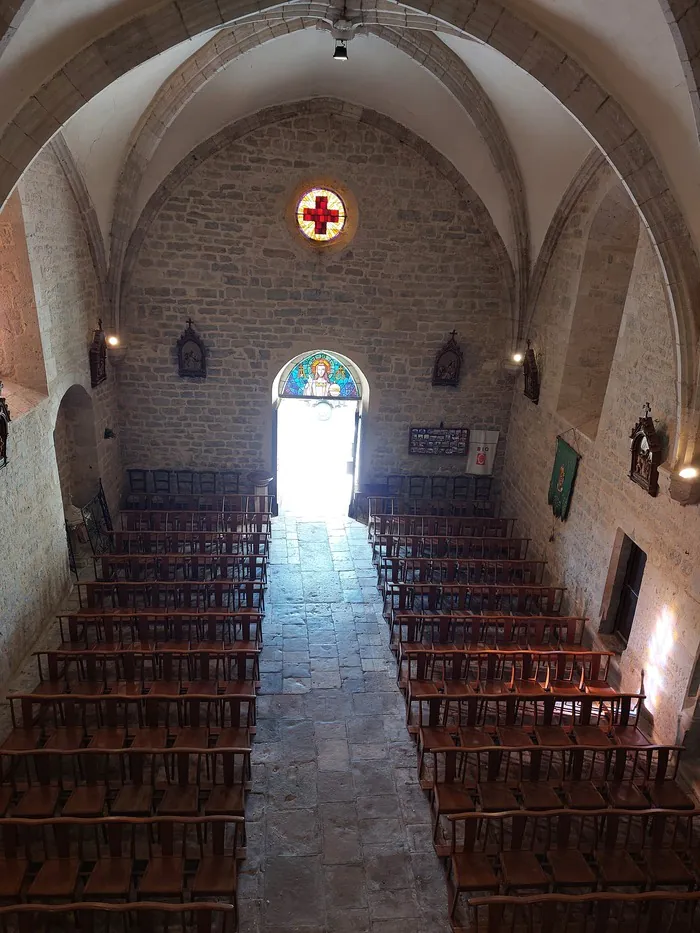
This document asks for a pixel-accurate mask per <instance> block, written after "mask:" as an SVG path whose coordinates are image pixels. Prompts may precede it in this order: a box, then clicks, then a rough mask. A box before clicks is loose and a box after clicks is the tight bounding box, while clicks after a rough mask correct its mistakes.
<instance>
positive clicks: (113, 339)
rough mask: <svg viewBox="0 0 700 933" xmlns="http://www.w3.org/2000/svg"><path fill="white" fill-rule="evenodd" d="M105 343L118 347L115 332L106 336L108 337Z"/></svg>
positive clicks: (117, 338)
mask: <svg viewBox="0 0 700 933" xmlns="http://www.w3.org/2000/svg"><path fill="white" fill-rule="evenodd" d="M107 345H108V346H110V347H118V346H119V337H117V336H116V335H115V334H112V336H111V337H108V338H107Z"/></svg>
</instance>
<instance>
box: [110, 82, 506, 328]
mask: <svg viewBox="0 0 700 933" xmlns="http://www.w3.org/2000/svg"><path fill="white" fill-rule="evenodd" d="M311 113H329V114H330V113H337V114H340V115H342V116H343V117H345V118H346V119H351V120H356V121H357V122H358V123H366V124H368V125H370V126H374V127H376V128H377V129H379V130H382V131H383V132H385V133H387V134H388V135H389V136H393V137H394V138H395V139H398V140H399V141H400V142H401V143H403V144H404V145H406V146H410V147H411V148H412V149H413V150H414V151H415V152H416V153H418V155H420V156H421V157H422V158H423V159H425V161H426V162H428V163H429V164H430V165H432V166H433V167H434V168H436V169H437V171H439V172H440V174H441V175H443V176H444V177H445V178H446V179H447V180H448V181H449V182H450V183H451V184H452V185H453V187H454V188H455V189H456V191H458V192H459V194H460V195H461V196H462V197H463V198H464V200H465V201H467V202H468V204H469V207H470V209H471V210H472V212H473V214H474V217H475V220H476V221H477V223H478V225H479V227H480V229H481V230H482V232H483V233H484V235H485V236H486V237H487V238H488V241H489V244H490V246H491V248H492V250H493V252H494V255H495V256H496V258H497V259H498V266H499V269H500V270H501V274H502V276H503V279H504V285H505V288H506V290H507V293H508V296H509V304H510V307H511V309H512V308H513V301H514V293H515V279H514V273H513V265H512V263H511V261H510V257H509V256H508V252H507V250H506V247H505V244H504V243H503V240H502V239H501V237H500V234H499V233H498V231H497V230H496V227H495V225H494V223H493V220H492V219H491V215H490V214H489V212H488V211H487V210H486V207H485V206H484V204H483V202H482V201H481V199H480V198H479V197H478V196H477V194H476V193H475V192H474V190H473V189H472V188H471V186H470V185H469V184H468V182H467V181H466V180H465V178H464V177H463V175H462V174H461V173H460V172H458V171H457V169H456V168H455V167H454V166H453V165H452V163H451V162H449V161H448V160H447V159H446V158H445V157H444V156H442V155H440V153H439V152H437V151H436V150H435V149H433V147H432V146H431V145H430V144H429V143H427V142H426V141H425V140H423V139H420V138H419V137H418V136H416V135H415V133H412V132H411V131H410V130H409V129H407V128H406V127H405V126H401V125H400V124H399V123H396V122H395V121H394V120H392V119H391V118H390V117H387V116H384V114H380V113H377V112H376V111H374V110H368V109H367V108H364V107H358V106H355V105H354V104H347V103H344V102H343V101H339V100H335V99H333V98H315V99H313V100H306V101H298V102H296V103H293V104H284V105H282V106H276V107H269V108H268V109H266V110H261V111H259V112H258V113H256V114H253V115H252V116H250V117H245V118H244V119H243V120H239V121H238V122H237V123H234V124H232V125H231V126H227V127H225V128H224V129H223V130H222V131H221V132H219V133H217V134H216V135H215V136H212V137H211V138H210V139H208V140H206V141H205V142H204V143H202V144H201V145H199V146H197V148H196V149H193V150H192V152H190V153H189V155H188V156H186V157H185V158H184V159H183V160H182V162H180V164H179V165H177V166H176V167H175V168H174V169H173V170H172V172H171V173H170V174H169V175H168V177H167V178H166V179H165V180H164V181H163V182H162V183H161V185H160V186H159V187H158V189H157V190H156V191H155V192H154V193H153V195H152V196H151V198H150V200H149V202H148V204H147V205H146V207H145V208H144V210H143V212H142V214H141V216H140V218H139V221H138V224H137V225H136V228H135V230H134V232H133V234H132V236H131V239H130V241H129V246H128V249H127V253H126V257H125V262H124V274H123V277H122V282H121V286H120V294H123V293H124V291H125V290H126V287H127V285H128V282H129V280H130V277H131V274H132V271H133V268H134V263H135V261H136V259H137V257H138V253H139V250H140V248H141V244H142V243H143V241H144V239H145V237H146V234H147V232H148V229H149V227H150V225H151V223H152V222H153V220H154V218H155V217H156V216H157V214H158V212H159V211H160V209H161V207H162V206H163V205H164V204H165V202H166V201H167V200H168V199H169V198H170V196H171V195H172V194H173V192H174V191H175V190H176V189H177V187H178V186H179V185H180V184H181V183H182V181H183V180H184V179H185V178H186V177H187V176H188V175H189V174H190V173H191V172H192V171H194V169H196V168H197V167H198V166H200V165H201V164H202V163H203V162H205V161H206V160H207V159H209V158H211V157H212V156H214V155H216V154H217V153H218V152H220V151H221V150H222V149H225V148H226V147H227V146H229V145H231V143H233V142H235V141H236V140H237V139H241V138H243V137H244V136H247V135H249V134H250V133H252V132H254V131H255V130H257V129H259V128H260V127H264V126H268V125H270V124H272V123H280V122H282V121H284V120H289V119H291V118H293V117H295V116H300V115H305V114H311ZM125 329H126V330H127V331H128V321H126V322H125Z"/></svg>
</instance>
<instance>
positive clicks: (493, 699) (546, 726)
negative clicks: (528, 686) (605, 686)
mask: <svg viewBox="0 0 700 933" xmlns="http://www.w3.org/2000/svg"><path fill="white" fill-rule="evenodd" d="M644 699H645V697H644V694H643V693H621V692H620V693H613V694H611V693H609V692H607V691H604V692H600V693H594V692H592V691H590V692H586V693H582V694H575V695H572V693H571V692H570V691H566V690H564V691H557V690H551V691H549V692H548V693H541V694H540V693H538V694H534V695H533V694H531V693H528V692H526V691H523V692H517V691H512V692H507V693H501V692H496V693H492V694H488V693H486V692H485V691H484V692H480V693H474V692H473V691H463V692H462V691H460V692H457V691H455V692H454V693H453V694H451V693H450V692H448V691H447V690H445V691H444V692H443V691H441V690H440V689H439V687H438V689H437V690H430V691H426V695H424V696H417V695H415V694H414V695H413V696H412V697H411V701H412V704H413V703H414V702H416V703H417V704H418V716H417V721H416V722H415V723H414V722H413V719H412V715H411V716H409V717H408V723H409V732H410V733H411V734H413V735H417V736H419V740H420V744H421V746H424V744H425V735H424V736H423V737H422V738H421V737H420V731H421V729H425V728H426V727H427V728H428V729H430V730H435V729H447V730H449V729H452V728H455V727H456V728H457V729H458V730H459V732H460V736H462V737H463V739H464V741H467V740H468V739H467V737H468V736H471V739H470V740H469V741H471V743H472V744H475V745H482V744H485V743H484V741H483V738H484V734H489V733H493V734H496V735H497V736H498V738H499V741H500V742H501V743H502V744H505V745H513V746H519V745H525V744H527V743H528V742H531V741H535V742H537V743H538V744H540V745H564V746H566V745H569V744H570V743H571V742H572V741H575V742H577V743H580V744H583V745H599V746H602V747H606V746H608V745H623V746H631V747H638V746H644V747H646V746H647V745H649V744H650V743H649V740H648V739H647V738H646V736H645V735H644V733H643V732H642V731H641V729H640V728H639V718H640V715H641V712H642V709H643V707H644ZM411 710H412V705H411V707H409V712H411ZM433 734H434V735H435V733H433ZM446 744H448V742H446V741H443V742H441V743H440V747H442V746H444V745H446Z"/></svg>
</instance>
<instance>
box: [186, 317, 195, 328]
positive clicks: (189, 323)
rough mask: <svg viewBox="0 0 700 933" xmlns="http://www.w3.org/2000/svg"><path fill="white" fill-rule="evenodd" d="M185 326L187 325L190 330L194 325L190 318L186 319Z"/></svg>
mask: <svg viewBox="0 0 700 933" xmlns="http://www.w3.org/2000/svg"><path fill="white" fill-rule="evenodd" d="M185 324H187V326H188V327H189V329H190V330H192V325H193V324H194V321H193V320H192V318H191V317H188V318H187V320H186V321H185Z"/></svg>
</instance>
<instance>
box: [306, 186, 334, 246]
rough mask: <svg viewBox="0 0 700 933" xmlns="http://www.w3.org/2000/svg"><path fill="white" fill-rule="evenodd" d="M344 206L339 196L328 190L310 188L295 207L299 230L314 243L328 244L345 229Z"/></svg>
mask: <svg viewBox="0 0 700 933" xmlns="http://www.w3.org/2000/svg"><path fill="white" fill-rule="evenodd" d="M345 221H346V213H345V204H344V203H343V199H342V198H341V197H340V195H338V194H336V193H335V191H331V190H330V189H329V188H312V189H311V190H310V191H307V192H306V194H304V195H302V197H301V198H300V200H299V203H298V205H297V224H298V225H299V229H300V230H301V232H302V233H303V234H304V236H305V237H308V239H309V240H314V241H315V242H316V243H330V242H331V240H335V239H336V237H338V236H340V234H341V233H342V232H343V228H344V227H345Z"/></svg>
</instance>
